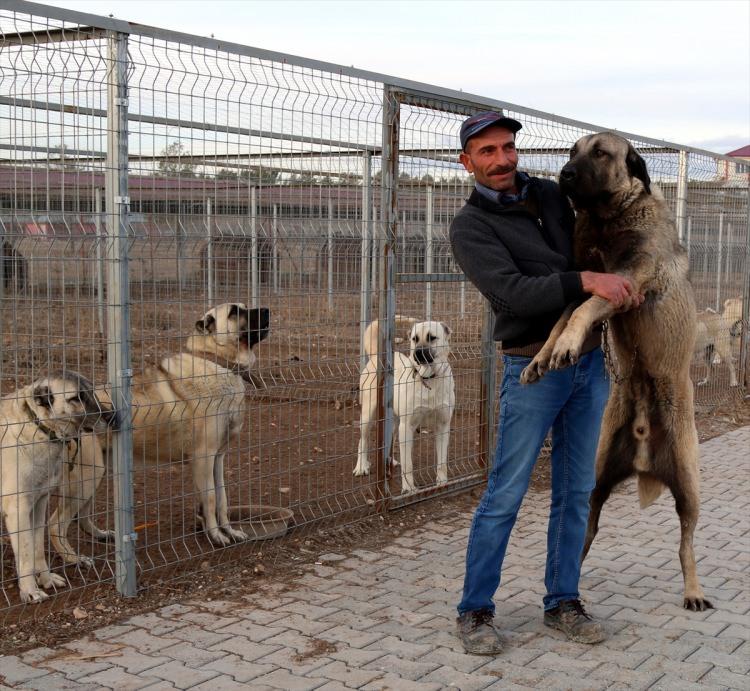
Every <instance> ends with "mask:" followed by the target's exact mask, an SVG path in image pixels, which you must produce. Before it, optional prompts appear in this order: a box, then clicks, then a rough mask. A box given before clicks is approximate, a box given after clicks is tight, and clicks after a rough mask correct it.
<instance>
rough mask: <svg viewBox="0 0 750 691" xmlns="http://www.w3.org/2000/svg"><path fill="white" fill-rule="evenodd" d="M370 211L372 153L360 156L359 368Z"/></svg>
mask: <svg viewBox="0 0 750 691" xmlns="http://www.w3.org/2000/svg"><path fill="white" fill-rule="evenodd" d="M371 209H372V153H371V152H369V151H367V152H366V153H365V154H364V156H362V229H361V230H362V249H361V257H360V275H359V278H360V296H359V366H360V370H362V368H363V367H364V366H365V365H366V364H367V356H366V355H365V349H364V346H365V329H366V328H367V325H368V323H369V321H370V298H371V296H370V290H371V286H370V228H371V222H370V219H371V215H372V212H371Z"/></svg>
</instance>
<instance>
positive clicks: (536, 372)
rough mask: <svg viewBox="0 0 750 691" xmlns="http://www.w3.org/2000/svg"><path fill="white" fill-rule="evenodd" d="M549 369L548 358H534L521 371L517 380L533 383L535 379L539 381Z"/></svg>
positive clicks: (522, 382) (523, 382)
mask: <svg viewBox="0 0 750 691" xmlns="http://www.w3.org/2000/svg"><path fill="white" fill-rule="evenodd" d="M548 369H549V361H548V360H537V359H536V358H534V359H533V360H532V361H531V362H530V363H529V364H528V365H527V366H526V367H525V368H524V370H523V372H521V377H520V378H519V381H520V382H521V384H533V383H534V382H535V381H539V380H540V379H541V378H542V377H543V376H544V375H545V374H546V373H547V370H548Z"/></svg>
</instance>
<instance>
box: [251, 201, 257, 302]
mask: <svg viewBox="0 0 750 691" xmlns="http://www.w3.org/2000/svg"><path fill="white" fill-rule="evenodd" d="M257 200H258V190H257V189H256V188H255V187H251V188H250V252H251V253H252V256H251V257H250V285H251V289H250V290H251V294H250V307H253V308H255V307H257V306H258V201H257Z"/></svg>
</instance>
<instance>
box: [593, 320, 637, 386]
mask: <svg viewBox="0 0 750 691" xmlns="http://www.w3.org/2000/svg"><path fill="white" fill-rule="evenodd" d="M602 351H604V363H605V365H606V366H607V371H608V372H609V377H610V379H611V380H612V381H613V382H614V383H615V384H622V382H624V381H625V380H626V379H627V378H628V377H623V376H621V375H620V373H619V372H618V371H617V368H616V367H615V361H614V358H613V357H612V351H611V350H610V346H609V320H604V321H603V322H602ZM637 354H638V348H637V347H635V348H633V358H632V359H631V361H630V369H631V371H632V369H633V365H634V364H635V358H636V355H637ZM628 376H630V375H628Z"/></svg>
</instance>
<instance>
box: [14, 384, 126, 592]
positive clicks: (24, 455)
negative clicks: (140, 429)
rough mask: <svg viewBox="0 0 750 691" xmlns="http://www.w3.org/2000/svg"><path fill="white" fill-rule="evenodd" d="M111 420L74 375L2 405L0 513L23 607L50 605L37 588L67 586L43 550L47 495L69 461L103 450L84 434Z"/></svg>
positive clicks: (16, 394) (31, 387) (101, 428)
mask: <svg viewBox="0 0 750 691" xmlns="http://www.w3.org/2000/svg"><path fill="white" fill-rule="evenodd" d="M112 419H113V414H112V411H111V410H109V409H107V408H106V407H105V406H104V405H102V404H101V403H100V401H99V399H98V398H97V396H96V395H95V394H94V386H93V384H92V383H91V382H90V381H88V380H87V379H86V378H85V377H82V376H81V375H80V374H77V373H76V372H70V371H69V372H66V373H62V374H55V375H50V376H48V377H45V378H43V379H38V380H37V381H35V382H34V383H33V384H30V385H29V386H26V387H25V388H23V389H19V390H18V391H15V392H13V393H11V394H8V395H7V396H4V397H3V398H2V399H0V491H1V492H2V497H1V499H2V514H3V517H4V518H5V526H6V528H7V530H8V533H9V536H10V542H11V546H12V548H13V554H14V556H15V561H16V573H17V574H18V588H19V591H20V595H21V600H22V601H23V602H41V601H42V600H44V599H46V598H47V597H48V595H47V593H45V592H44V591H43V590H41V589H40V586H41V588H52V587H56V586H64V585H66V581H65V579H64V578H63V577H62V576H58V575H57V574H54V573H51V572H50V570H49V565H48V564H47V558H46V555H45V551H44V525H45V522H46V518H47V506H48V504H49V496H50V490H51V489H52V488H54V487H56V486H57V485H58V483H59V482H60V477H61V474H62V471H63V467H64V466H65V465H66V464H67V463H68V462H69V461H70V459H71V457H76V456H78V455H80V451H81V449H82V448H85V449H87V450H90V449H91V445H92V444H93V445H94V446H98V442H97V440H96V439H95V438H94V436H93V435H92V434H82V432H94V431H104V430H105V429H106V428H107V425H108V424H109V423H110V422H111V421H112Z"/></svg>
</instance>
